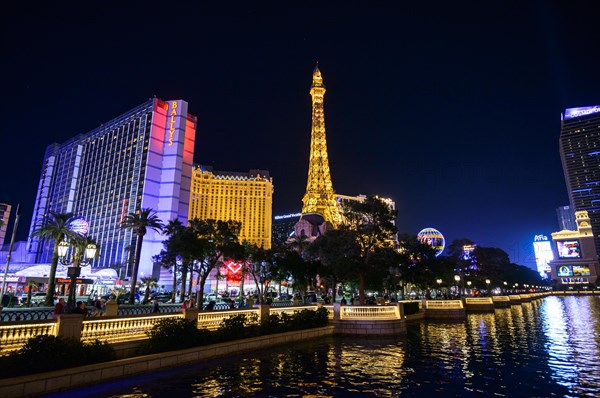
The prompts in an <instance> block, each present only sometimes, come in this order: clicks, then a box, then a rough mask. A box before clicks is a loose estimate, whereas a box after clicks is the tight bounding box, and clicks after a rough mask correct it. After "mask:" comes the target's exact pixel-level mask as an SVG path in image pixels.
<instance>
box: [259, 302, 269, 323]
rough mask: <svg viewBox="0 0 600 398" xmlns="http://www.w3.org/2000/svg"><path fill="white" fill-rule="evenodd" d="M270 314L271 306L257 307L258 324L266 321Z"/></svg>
mask: <svg viewBox="0 0 600 398" xmlns="http://www.w3.org/2000/svg"><path fill="white" fill-rule="evenodd" d="M270 313H271V306H270V305H269V304H259V305H258V320H259V322H260V321H262V320H263V319H266V318H267V317H268V316H269V314H270Z"/></svg>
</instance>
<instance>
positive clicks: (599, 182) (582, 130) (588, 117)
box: [560, 106, 600, 248]
mask: <svg viewBox="0 0 600 398" xmlns="http://www.w3.org/2000/svg"><path fill="white" fill-rule="evenodd" d="M560 158H561V161H562V166H563V171H564V174H565V181H566V183H567V190H568V192H569V200H570V202H571V203H570V205H571V206H570V207H571V211H573V212H579V211H584V210H585V211H587V214H588V216H589V218H590V223H591V226H592V232H593V236H594V242H595V244H596V248H600V106H589V107H584V108H570V109H566V110H565V112H564V114H563V115H562V121H561V132H560Z"/></svg>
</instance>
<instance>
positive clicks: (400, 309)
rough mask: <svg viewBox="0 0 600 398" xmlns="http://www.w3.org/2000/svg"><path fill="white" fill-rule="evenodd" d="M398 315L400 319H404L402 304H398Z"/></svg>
mask: <svg viewBox="0 0 600 398" xmlns="http://www.w3.org/2000/svg"><path fill="white" fill-rule="evenodd" d="M398 313H399V314H400V319H404V318H406V317H405V316H404V303H398Z"/></svg>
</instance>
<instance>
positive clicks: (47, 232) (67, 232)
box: [32, 210, 77, 307]
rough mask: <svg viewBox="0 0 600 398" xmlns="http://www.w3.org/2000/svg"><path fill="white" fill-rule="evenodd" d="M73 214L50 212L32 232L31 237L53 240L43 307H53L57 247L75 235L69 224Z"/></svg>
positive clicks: (73, 216) (73, 217)
mask: <svg viewBox="0 0 600 398" xmlns="http://www.w3.org/2000/svg"><path fill="white" fill-rule="evenodd" d="M75 218H76V217H75V215H74V214H73V213H56V212H54V211H52V210H50V212H49V213H48V215H47V216H46V217H45V218H44V219H43V220H41V225H40V226H39V227H38V228H37V229H35V230H34V231H33V232H32V235H33V236H37V237H39V238H42V239H47V240H54V248H53V251H52V261H51V263H50V274H49V275H48V291H47V292H46V299H45V301H44V305H46V306H48V307H51V306H53V305H54V290H55V289H56V267H57V266H58V245H59V244H60V242H62V241H63V240H65V239H67V238H72V237H75V236H76V235H77V234H76V233H75V232H73V231H72V230H71V229H70V223H71V221H73V220H74V219H75Z"/></svg>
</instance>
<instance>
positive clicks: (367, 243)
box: [340, 196, 397, 304]
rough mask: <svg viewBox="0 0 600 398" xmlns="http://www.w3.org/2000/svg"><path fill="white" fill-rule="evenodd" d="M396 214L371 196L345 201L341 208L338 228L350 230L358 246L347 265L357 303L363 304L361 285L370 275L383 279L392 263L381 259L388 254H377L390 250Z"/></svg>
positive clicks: (363, 296)
mask: <svg viewBox="0 0 600 398" xmlns="http://www.w3.org/2000/svg"><path fill="white" fill-rule="evenodd" d="M395 218H396V211H395V210H393V209H392V208H390V207H389V206H388V205H387V204H386V203H385V202H383V201H382V200H380V199H379V198H377V197H375V196H368V197H367V198H365V200H364V201H362V202H358V201H347V202H344V203H343V205H342V219H343V223H342V225H341V227H340V229H346V230H350V231H352V233H354V235H355V242H356V244H357V245H358V247H357V250H358V258H357V261H356V262H354V263H351V264H350V265H353V266H354V267H355V269H354V272H355V273H356V274H357V276H358V290H359V300H360V304H364V302H365V282H366V278H367V277H368V276H370V275H377V274H380V276H381V277H382V279H383V275H382V272H386V271H387V269H388V268H389V266H390V265H393V262H392V263H388V264H386V263H384V262H382V261H381V260H383V259H385V260H390V259H392V258H393V256H391V255H381V251H389V250H390V249H392V247H393V242H394V237H395V234H396V232H397V229H396V226H395V225H394V220H395Z"/></svg>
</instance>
